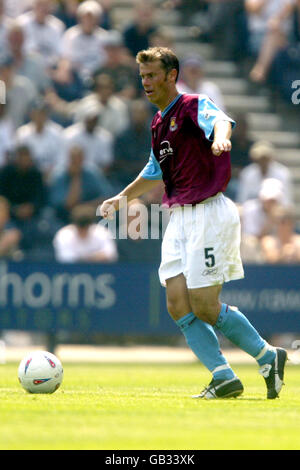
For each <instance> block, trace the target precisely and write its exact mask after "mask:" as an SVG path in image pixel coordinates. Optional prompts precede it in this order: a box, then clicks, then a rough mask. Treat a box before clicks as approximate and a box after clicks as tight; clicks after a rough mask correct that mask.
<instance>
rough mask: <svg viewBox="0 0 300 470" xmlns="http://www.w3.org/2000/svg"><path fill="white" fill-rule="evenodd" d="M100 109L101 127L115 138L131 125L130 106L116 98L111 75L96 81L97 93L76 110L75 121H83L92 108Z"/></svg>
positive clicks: (83, 100) (103, 76) (82, 101)
mask: <svg viewBox="0 0 300 470" xmlns="http://www.w3.org/2000/svg"><path fill="white" fill-rule="evenodd" d="M92 106H93V107H94V106H95V107H98V110H99V121H98V122H99V125H100V126H101V127H103V128H104V129H106V130H107V131H109V132H111V133H112V134H113V135H114V136H116V135H118V134H119V133H120V132H123V131H124V129H126V127H127V126H128V123H129V112H128V106H127V104H126V103H125V102H124V100H122V99H121V98H120V97H118V96H116V94H115V89H114V83H113V80H112V78H111V77H110V76H109V75H106V74H101V75H98V76H97V77H96V79H95V91H94V92H93V93H91V94H90V95H88V96H86V97H85V98H83V99H82V100H81V101H80V102H79V103H77V106H76V108H75V111H76V112H75V120H82V115H84V113H85V112H86V109H89V108H90V107H92Z"/></svg>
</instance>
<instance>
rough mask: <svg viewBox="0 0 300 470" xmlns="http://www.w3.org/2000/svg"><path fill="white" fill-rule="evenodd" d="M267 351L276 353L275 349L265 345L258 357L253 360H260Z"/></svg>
mask: <svg viewBox="0 0 300 470" xmlns="http://www.w3.org/2000/svg"><path fill="white" fill-rule="evenodd" d="M267 351H274V352H276V349H275V348H273V346H271V345H270V344H268V343H266V344H265V347H264V348H263V349H262V350H261V351H260V353H259V355H258V356H256V357H255V359H256V360H257V361H258V360H259V359H261V358H262V357H263V356H264V355H265V354H266V352H267Z"/></svg>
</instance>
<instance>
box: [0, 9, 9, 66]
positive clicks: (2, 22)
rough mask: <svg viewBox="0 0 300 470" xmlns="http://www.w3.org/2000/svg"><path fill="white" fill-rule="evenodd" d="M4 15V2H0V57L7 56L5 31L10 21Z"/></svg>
mask: <svg viewBox="0 0 300 470" xmlns="http://www.w3.org/2000/svg"><path fill="white" fill-rule="evenodd" d="M5 13H6V12H5V2H4V0H0V57H3V56H4V55H5V54H7V31H8V27H9V25H10V21H11V20H10V19H9V18H8V17H7V16H6V14H5Z"/></svg>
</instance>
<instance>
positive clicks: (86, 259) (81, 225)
mask: <svg viewBox="0 0 300 470" xmlns="http://www.w3.org/2000/svg"><path fill="white" fill-rule="evenodd" d="M53 246H54V250H55V257H56V260H57V261H58V262H60V263H76V262H77V263H78V262H83V263H113V262H115V261H117V259H118V252H117V245H116V242H115V240H114V239H113V237H112V234H111V233H110V232H109V230H108V229H107V228H106V227H103V226H102V225H100V224H97V223H96V218H95V208H94V207H93V206H87V205H79V206H76V207H74V209H73V210H72V213H71V224H69V225H67V226H66V227H63V228H61V229H60V230H59V231H58V232H57V233H56V235H55V237H54V240H53Z"/></svg>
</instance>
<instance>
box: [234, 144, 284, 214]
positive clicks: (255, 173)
mask: <svg viewBox="0 0 300 470" xmlns="http://www.w3.org/2000/svg"><path fill="white" fill-rule="evenodd" d="M275 154H276V151H275V148H274V146H273V145H272V144H271V143H270V142H265V141H259V142H256V143H255V144H253V145H252V147H251V148H250V158H251V160H252V161H253V163H251V164H250V165H248V166H246V167H245V168H244V169H243V170H242V171H241V172H240V175H239V179H238V190H237V198H236V199H237V202H238V203H240V204H243V203H244V202H246V201H247V200H248V199H255V198H257V197H258V194H259V191H260V188H261V185H262V182H263V181H264V180H265V179H267V178H275V179H277V180H279V181H281V183H282V185H283V188H284V199H283V201H282V203H283V204H285V205H293V185H292V177H291V172H290V170H289V169H288V168H287V167H286V166H285V165H282V164H281V163H279V162H277V161H276V160H275Z"/></svg>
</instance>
